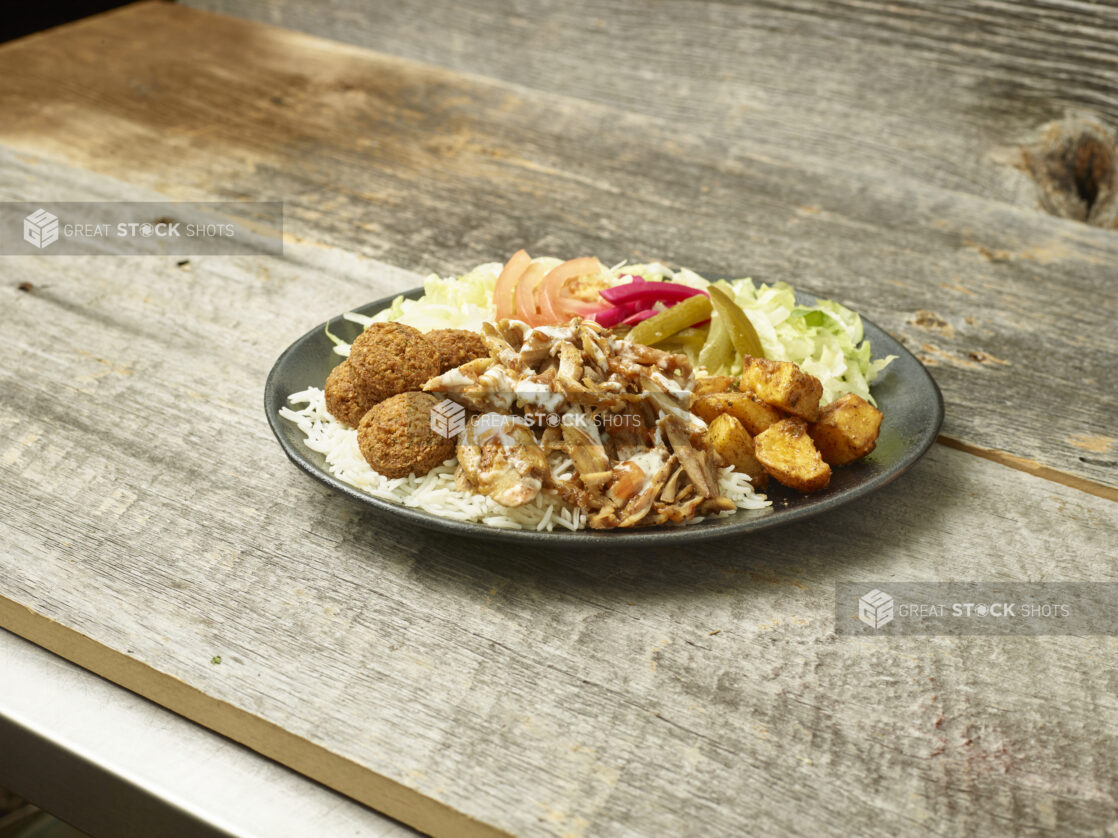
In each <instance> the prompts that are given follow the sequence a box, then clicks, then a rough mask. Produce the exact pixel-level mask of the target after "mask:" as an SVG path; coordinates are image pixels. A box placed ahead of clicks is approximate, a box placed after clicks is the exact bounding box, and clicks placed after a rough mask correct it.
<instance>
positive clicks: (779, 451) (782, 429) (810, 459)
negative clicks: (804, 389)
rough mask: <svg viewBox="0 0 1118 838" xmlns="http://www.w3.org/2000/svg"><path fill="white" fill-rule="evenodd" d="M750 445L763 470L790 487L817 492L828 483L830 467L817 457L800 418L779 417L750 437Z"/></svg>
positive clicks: (801, 490)
mask: <svg viewBox="0 0 1118 838" xmlns="http://www.w3.org/2000/svg"><path fill="white" fill-rule="evenodd" d="M753 448H754V452H755V454H756V455H757V459H758V460H760V462H761V465H762V466H764V467H765V471H767V472H768V473H769V474H771V475H772V476H773V477H775V478H776V479H777V480H778V481H780V482H781V483H783V484H784V485H785V486H787V487H788V488H790V489H796V490H798V491H800V492H817V491H819V490H820V489H822V488H823V487H824V486H826V485H827V484H828V483H829V482H831V467H830V466H829V465H827V464H826V463H825V462H823V458H822V457H821V456H819V451H818V450H817V449H816V447H815V443H813V442H812V441H811V437H810V436H808V432H807V425H806V424H805V423H804V421H803V420H802V419H797V418H795V417H791V418H789V419H781V420H780V421H779V422H777V423H776V424H775V425H773V426H772V427H770V428H769V429H768V430H767V431H764V432H763V433H760V434H758V435H757V436H755V437H754V438H753Z"/></svg>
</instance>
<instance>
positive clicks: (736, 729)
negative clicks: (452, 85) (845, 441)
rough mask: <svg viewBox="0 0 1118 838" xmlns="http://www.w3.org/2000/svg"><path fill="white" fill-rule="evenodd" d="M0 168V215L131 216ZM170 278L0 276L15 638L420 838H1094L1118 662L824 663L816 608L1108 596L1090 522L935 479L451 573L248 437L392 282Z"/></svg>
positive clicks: (1100, 657)
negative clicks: (771, 518) (347, 311)
mask: <svg viewBox="0 0 1118 838" xmlns="http://www.w3.org/2000/svg"><path fill="white" fill-rule="evenodd" d="M4 162H5V165H4V166H3V167H0V173H2V174H0V178H4V179H6V181H5V182H4V183H3V188H2V189H0V196H3V197H8V196H10V195H11V194H12V192H13V191H15V190H16V189H22V188H25V186H24V184H26V182H27V180H26V176H27V173H29V172H32V171H33V172H35V173H36V177H37V181H36V183H37V188H39V189H41V190H42V194H44V195H45V196H46V197H48V198H49V197H55V196H57V195H59V194H60V193H62V192H63V191H68V192H69V194H71V196H73V193H75V192H80V193H81V194H85V195H89V196H98V197H100V198H102V199H105V200H109V199H113V198H114V197H115V198H119V197H123V196H124V195H128V196H129V197H131V198H132V199H133V200H143V199H146V198H149V197H151V196H150V194H149V193H146V192H143V191H142V190H140V189H138V188H137V187H134V186H131V185H126V184H121V183H114V182H113V181H112V180H110V179H107V178H104V177H99V176H95V175H90V174H88V173H83V172H80V171H77V170H71V169H66V168H64V167H61V166H57V165H48V164H45V163H43V162H42V161H39V162H38V163H36V164H35V165H34V166H30V165H28V164H26V163H23V164H21V163H20V162H19V161H18V160H16V159H15V158H13V157H12V156H11V155H8V156H7V157H6V159H5V161H4ZM21 166H23V168H22V170H21V168H20V167H21ZM177 261H178V260H176V259H160V258H144V259H135V258H113V257H88V258H85V257H82V258H73V257H66V258H62V257H59V258H50V257H46V256H44V257H5V258H3V259H2V260H0V269H2V271H3V276H5V277H6V283H5V285H4V286H3V287H2V288H0V293H2V294H3V295H4V296H3V300H2V302H3V304H2V305H0V329H2V331H3V334H4V335H5V336H6V339H7V340H6V344H5V351H6V362H5V364H4V365H3V366H2V367H0V388H2V392H3V393H4V394H5V398H4V399H3V401H2V402H0V439H2V442H0V474H2V479H0V509H2V510H3V513H2V514H0V619H2V620H3V621H4V624H5V625H6V626H9V627H11V628H13V629H15V630H17V631H19V632H20V633H22V634H24V635H25V636H28V637H29V638H31V639H32V640H35V641H36V642H39V643H42V644H44V645H46V646H48V648H53V649H55V650H56V651H58V652H60V653H61V654H64V655H67V656H69V657H72V658H73V659H75V660H78V661H79V662H81V663H83V664H84V665H86V666H89V667H91V668H93V669H94V670H95V671H101V672H104V673H105V674H106V675H108V676H109V677H112V678H114V679H115V680H119V681H120V682H122V683H125V684H127V685H128V686H129V687H130V688H132V689H134V690H136V691H138V692H140V693H142V694H145V695H147V696H149V697H151V698H153V699H154V700H156V701H159V702H161V703H164V704H166V705H167V706H170V707H172V708H174V709H176V710H178V711H180V712H182V713H184V714H186V715H188V716H189V717H191V718H194V719H196V720H198V721H200V722H201V723H203V724H206V725H207V726H210V727H212V728H214V729H216V730H219V731H221V732H223V733H225V734H227V735H229V736H231V737H233V738H235V739H237V740H238V741H242V742H245V743H246V744H248V745H250V746H251V747H253V748H256V749H258V750H260V751H261V752H263V753H265V754H267V755H269V756H272V757H274V758H276V759H278V760H280V761H282V762H284V763H285V764H288V765H292V766H294V767H296V768H298V769H299V770H301V771H304V772H305V773H307V774H308V775H310V776H312V777H315V778H316V779H319V780H321V781H323V782H326V783H328V784H331V785H333V786H335V787H338V788H340V789H341V790H343V791H345V792H346V793H347V794H351V795H353V796H354V797H356V798H357V799H359V800H362V801H364V802H366V803H368V804H370V805H372V806H375V807H377V808H380V809H382V810H384V811H387V812H389V813H391V814H394V815H395V816H397V817H400V818H403V819H405V820H406V821H408V822H409V823H412V824H415V825H417V826H419V827H420V828H423V829H426V830H428V831H430V832H431V833H433V834H436V835H440V836H442V835H446V836H458V835H463V834H466V833H465V832H464V831H463V825H464V824H466V825H468V824H475V823H476V824H478V825H479V832H483V831H484V830H482V829H481V827H482V826H483V827H485V828H486V829H490V830H497V831H504V832H509V833H512V834H517V835H607V834H608V835H704V836H706V835H737V834H742V833H743V832H747V831H748V832H752V833H756V834H766V835H777V834H788V835H793V834H805V835H806V834H810V835H821V836H831V835H834V836H840V835H841V836H847V835H850V834H852V833H853V834H858V835H864V836H869V838H875V837H876V836H891V835H896V834H898V833H903V834H906V835H942V834H944V833H945V831H946V832H948V833H949V834H957V835H972V834H976V833H980V832H985V833H993V834H1004V833H1007V832H1009V833H1014V834H1021V835H1040V834H1042V833H1044V832H1046V831H1051V830H1054V829H1055V830H1058V831H1060V832H1061V833H1063V834H1088V833H1100V832H1103V831H1105V830H1106V829H1113V828H1114V827H1115V826H1116V825H1118V824H1116V823H1115V816H1114V812H1115V801H1114V797H1113V790H1114V788H1115V787H1116V781H1118V738H1116V734H1115V731H1118V702H1116V700H1115V698H1114V690H1113V682H1114V678H1115V677H1116V676H1115V668H1114V663H1113V661H1114V654H1115V651H1116V644H1118V641H1116V640H1115V639H1114V638H1105V637H1043V638H994V637H963V638H950V637H940V638H898V639H892V640H880V641H864V640H857V639H851V640H848V639H841V638H836V636H835V634H834V630H833V595H834V593H833V584H834V583H835V582H836V581H840V580H854V581H862V580H865V581H870V580H882V579H891V580H909V579H911V580H931V579H937V580H947V579H955V578H958V579H976V578H978V579H993V580H996V579H1007V580H1008V579H1012V580H1030V581H1056V580H1087V581H1094V582H1098V583H1099V584H1100V586H1101V585H1103V584H1110V583H1114V582H1115V581H1118V579H1116V573H1115V570H1114V566H1113V563H1112V562H1111V561H1110V560H1109V555H1110V554H1111V553H1112V544H1113V543H1114V539H1115V538H1116V537H1118V531H1116V530H1118V515H1116V514H1115V506H1114V504H1113V503H1111V502H1108V501H1105V500H1102V499H1099V498H1094V497H1092V496H1090V495H1086V494H1084V493H1082V492H1078V491H1075V490H1073V489H1070V488H1068V487H1065V486H1061V485H1059V484H1056V483H1052V482H1050V481H1045V480H1041V479H1039V478H1036V477H1032V476H1029V475H1023V474H1019V473H1017V472H1013V471H1010V470H1008V469H1005V468H1004V467H1002V466H999V465H997V464H995V463H991V462H988V461H986V460H983V459H980V458H977V457H974V456H971V455H968V454H965V453H962V452H958V451H954V450H951V449H948V448H945V447H942V446H936V447H934V448H933V450H932V452H931V454H930V455H929V456H928V457H927V458H925V460H923V461H922V462H921V463H920V464H919V465H918V466H917V467H916V468H915V469H914V470H913V471H912V472H910V473H909V474H907V475H905V476H904V477H902V478H901V479H899V480H898V481H896V482H895V483H893V484H891V485H890V486H888V487H886V488H885V489H883V490H882V491H881V492H879V493H878V494H876V495H874V496H873V497H871V498H867V499H866V500H865V501H862V502H859V503H857V504H855V505H853V506H850V507H848V508H846V509H844V510H840V511H837V512H835V513H834V514H831V515H828V516H826V517H824V518H822V519H819V520H817V521H814V522H812V523H810V524H808V525H805V526H802V527H797V528H794V529H789V530H783V531H776V532H771V533H760V534H758V535H756V536H754V537H751V538H750V539H749V540H748V543H742V542H729V543H719V544H716V545H713V546H711V545H705V546H704V548H703V550H702V551H701V552H700V551H695V552H683V553H679V552H666V551H647V550H642V551H639V552H634V551H625V550H618V551H616V552H610V553H598V554H592V555H591V554H585V553H584V554H581V555H578V556H575V555H570V554H565V553H563V552H531V551H523V550H517V549H500V548H496V549H495V548H494V547H493V546H492V545H488V544H485V543H473V542H469V541H462V540H448V539H446V538H445V537H442V536H439V535H435V534H431V533H426V532H421V531H416V530H414V529H412V528H408V527H403V526H401V525H399V524H397V523H396V522H395V521H393V520H392V519H390V518H382V517H378V516H375V515H372V514H370V513H368V512H366V511H363V510H361V509H359V508H357V507H354V506H351V505H349V504H348V503H347V502H346V501H345V500H344V499H343V498H341V497H338V496H336V495H334V494H332V493H331V492H329V491H327V490H325V489H324V488H323V487H321V486H319V485H318V484H316V483H314V482H312V481H310V480H307V479H305V478H304V477H302V476H301V475H299V473H298V472H297V471H296V470H295V469H293V468H292V467H291V466H290V464H289V463H288V462H287V461H286V460H285V459H284V457H283V455H282V453H281V452H280V451H279V449H278V446H276V445H275V443H274V441H273V440H272V438H271V436H270V433H269V431H268V429H267V426H266V423H265V421H264V419H263V415H262V411H261V409H260V407H261V406H260V393H261V382H262V381H263V378H264V375H265V373H266V371H267V369H268V367H269V366H270V364H271V363H272V360H273V359H274V357H275V356H276V355H277V354H278V353H279V352H280V351H281V350H282V349H283V348H284V347H285V346H286V345H287V343H288V342H289V341H290V340H291V339H292V338H293V337H294V336H296V335H298V334H299V333H301V332H302V331H303V330H304V329H305V328H306V324H307V322H308V321H313V320H318V319H321V318H324V317H326V316H327V315H328V314H331V313H334V312H336V311H337V310H338V309H339V308H345V307H347V306H349V305H351V304H354V303H355V302H357V301H363V300H365V299H367V298H368V297H369V296H370V295H372V296H375V295H378V294H382V293H385V292H388V291H390V290H391V289H393V288H400V287H406V286H408V285H410V284H413V283H414V282H415V281H416V278H415V277H414V276H408V275H406V274H402V273H401V272H399V271H398V270H395V269H390V268H387V267H385V266H382V265H380V264H378V263H376V262H374V261H372V260H368V259H362V258H360V257H357V256H354V255H353V254H351V253H342V252H338V251H334V250H333V249H331V248H325V247H321V246H318V247H311V246H303V245H293V246H292V247H291V248H289V252H288V254H287V257H286V258H285V259H278V258H273V257H262V258H252V257H194V258H192V259H191V260H190V263H189V264H188V265H186V266H179V265H177V264H176V263H177ZM21 283H31V286H32V290H31V291H22V290H20V289H19V287H18V285H19V284H21ZM1100 590H1106V589H1105V588H1100ZM215 655H220V656H221V660H222V663H221V664H220V665H214V664H212V663H211V660H212V658H213V657H214V656H215Z"/></svg>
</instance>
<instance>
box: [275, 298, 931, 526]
mask: <svg viewBox="0 0 1118 838" xmlns="http://www.w3.org/2000/svg"><path fill="white" fill-rule="evenodd" d="M422 294H423V289H422V288H413V289H411V290H410V291H405V292H403V294H402V296H404V297H406V298H408V299H416V298H417V297H420V296H422ZM398 296H401V294H393V295H391V296H388V297H384V298H382V299H379V300H376V301H374V302H371V303H368V304H366V305H364V306H361V307H359V308H357V309H354V311H355V312H357V313H359V314H364V315H367V316H368V315H372V314H374V313H376V312H378V311H380V310H382V309H384V308H387V307H388V306H389V305H390V304H391V303H392V300H394V299H395V298H396V297H398ZM796 299H797V302H799V303H801V304H804V305H811V304H812V303H813V302H814V300H815V298H814V297H812V296H811V295H809V294H804V293H801V292H797V293H796ZM862 322H863V324H864V327H865V332H866V337H867V338H868V339H869V340H870V342H871V346H872V347H873V354H874V357H875V358H877V357H883V356H885V355H897V356H898V360H897V361H894V362H893V364H891V365H890V367H888V368H886V372H885V373H883V378H884V377H885V376H887V375H889V373H890V371H894V372H898V370H897V369H895V368H899V367H903V368H904V370H905V374H904V377H903V379H900V381H901V387H902V390H903V392H902V393H901V394H899V395H897V396H894V398H901V397H910V398H911V397H916V398H918V399H919V401H920V403H921V405H922V408H923V409H924V410H925V411H926V417H925V418H926V423H925V424H924V426H923V428H922V429H921V430H920V431H919V432H918V433H917V434H916V435H915V436H914V437H912V438H911V439H910V440H908V441H907V445H906V447H905V450H904V451H903V453H902V455H901V456H900V457H899V458H898V459H897V460H896V461H895V462H893V463H892V464H890V465H889V466H888V467H886V468H885V469H884V470H882V471H881V472H879V473H877V474H874V475H872V476H870V477H868V478H867V479H866V480H864V481H862V482H859V483H857V484H855V485H853V486H851V487H848V488H845V489H841V490H838V491H836V492H834V493H832V494H827V493H828V492H829V491H830V490H829V489H826V490H824V492H823V493H821V495H816V496H811V497H812V498H813V499H815V498H818V500H817V502H813V503H810V504H809V505H806V506H798V507H793V508H788V509H780V508H777V504H778V503H779V502H781V498H783V497H792V496H794V493H791V492H787V493H785V492H782V491H781V488H782V487H777V490H776V491H770V492H769V497H770V499H772V500H773V501H774V505H773V507H771V508H769V509H766V510H760V511H755V510H741V511H739V512H737V513H735V514H734V515H731V516H727V517H725V518H712V519H708V520H706V521H702V522H700V523H698V524H691V525H688V526H660V527H655V528H648V529H636V530H604V531H596V530H580V531H576V532H572V531H569V530H565V529H564V530H560V529H556V531H554V532H538V531H535V530H507V529H499V528H495V527H488V526H486V525H484V524H477V523H472V522H465V521H454V520H451V519H449V518H440V517H439V516H437V515H432V514H431V513H428V512H423V511H420V510H417V509H411V508H408V507H406V506H401V505H399V504H395V503H391V502H390V501H386V500H381V499H380V498H375V497H373V496H371V495H368V494H366V493H365V492H363V491H361V490H360V489H357V488H355V487H353V486H350V485H349V484H348V483H343V482H342V481H341V480H339V479H338V478H336V477H334V476H333V475H332V474H330V473H329V472H328V471H326V470H325V468H324V467H323V466H322V465H319V462H322V461H323V457H322V455H321V454H319V453H317V452H314V451H311V450H310V449H308V448H306V447H305V446H304V445H302V443H301V442H293V441H292V438H291V437H292V436H293V435H292V434H290V431H291V430H292V429H293V428H294V426H293V424H292V423H291V422H289V421H288V420H286V419H284V418H283V417H282V416H280V415H279V410H280V408H281V407H283V406H285V405H286V404H287V396H288V395H290V393H292V392H296V391H297V389H301V388H296V389H287V391H286V392H281V391H280V389H279V388H280V383H281V379H282V377H283V373H284V372H285V371H286V369H287V367H288V366H290V364H291V363H292V361H293V359H294V358H296V357H297V356H298V355H300V353H304V352H311V351H318V350H317V349H315V348H314V347H313V344H314V343H316V342H320V341H321V340H322V339H325V335H324V329H325V328H326V327H327V326H329V327H330V330H331V332H333V333H336V332H337V331H338V330H340V329H344V328H345V326H346V325H349V327H350V328H354V327H353V325H352V324H351V323H350V321H347V320H345V319H344V317H343V316H342V315H338V316H337V317H335V318H333V319H331V320H330V321H329V322H328V323H320V324H319V325H318V326H315V327H314V328H313V329H311V330H310V331H308V332H307V333H306V334H304V335H303V336H302V337H301V338H299V339H298V340H296V341H295V342H294V343H292V344H291V345H290V346H289V347H288V348H287V349H286V350H284V352H283V353H282V354H281V355H280V356H279V358H278V359H277V360H276V362H275V364H274V365H273V366H272V369H271V371H270V372H269V373H268V379H267V383H266V384H265V387H264V409H265V413H266V414H267V417H268V424H269V426H270V427H271V429H272V433H273V434H275V437H276V439H277V440H278V441H279V444H280V446H281V447H282V448H283V450H284V453H285V454H287V457H288V459H290V460H291V462H293V463H294V464H295V465H296V466H298V467H299V468H300V469H301V470H302V471H304V472H306V473H307V474H308V475H310V476H311V477H313V478H314V479H315V480H317V481H319V482H320V483H323V484H325V485H326V486H329V487H330V488H331V489H334V490H336V491H338V492H341V493H342V494H343V495H346V496H347V497H349V498H352V499H353V500H356V501H358V502H360V503H363V504H366V505H368V506H370V507H372V508H373V509H376V510H378V511H380V512H384V513H388V514H391V515H395V516H397V517H399V518H401V519H403V520H404V521H409V522H412V523H414V524H417V525H419V526H422V527H425V528H428V529H435V530H441V531H443V532H448V533H452V534H454V535H459V536H465V537H469V538H483V539H491V540H496V541H507V542H519V543H532V544H537V545H541V544H551V545H554V546H572V545H578V544H597V545H602V544H604V543H605V542H606V541H608V540H613V539H620V540H621V541H620V542H619V546H620V544H634V545H635V544H652V543H656V544H660V543H667V542H698V541H707V540H710V539H716V538H725V537H728V536H731V535H741V534H743V533H746V532H757V531H760V530H764V529H769V528H770V527H778V526H785V525H787V524H791V523H795V522H797V521H803V520H805V519H808V518H812V517H814V516H816V515H821V514H823V513H825V512H828V511H829V510H832V509H835V508H837V507H839V506H843V505H845V504H848V503H851V502H853V501H855V500H857V499H859V498H862V497H865V496H866V495H868V494H871V493H872V492H875V491H877V490H878V489H880V488H881V487H882V486H885V485H886V484H887V483H889V482H891V481H892V480H895V479H896V478H897V477H899V476H900V475H901V474H903V473H904V472H905V471H907V470H908V469H909V468H910V467H911V466H912V465H913V464H914V463H916V461H917V460H919V459H920V458H921V457H922V456H923V455H924V454H925V452H927V450H928V449H929V448H930V447H931V445H932V443H933V442H935V440H936V437H937V436H938V435H939V429H940V426H941V425H942V424H943V412H944V411H943V396H942V395H941V394H940V391H939V387H938V386H937V385H936V383H935V380H934V379H933V378H932V376H931V375H930V374H929V372H928V371H927V369H926V368H925V367H924V365H923V364H921V363H920V361H919V360H917V359H916V357H915V356H913V355H912V353H910V352H909V351H908V350H907V349H905V348H904V347H903V346H901V344H900V343H898V342H897V341H896V340H894V339H893V338H892V337H891V336H890V335H889V334H888V333H886V332H885V331H883V330H882V329H880V328H878V326H877V325H876V324H874V323H873V322H871V321H870V320H867V319H866V318H865V317H863V318H862ZM321 385H322V382H318V383H317V384H316V383H315V382H305V383H303V384H302V387H311V386H321ZM285 389H286V388H285ZM877 391H878V386H877V385H875V387H874V395H875V396H877V397H878V398H879V399H880V396H878V392H877ZM881 406H882V408H883V409H884V410H885V412H886V421H888V416H889V413H888V409H887V405H885V404H884V403H882V405H881ZM871 456H872V455H871ZM312 458H317V460H318V461H319V462H315V461H314V459H312ZM847 468H850V467H849V466H848V467H847Z"/></svg>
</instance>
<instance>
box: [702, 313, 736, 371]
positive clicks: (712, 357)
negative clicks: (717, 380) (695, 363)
mask: <svg viewBox="0 0 1118 838" xmlns="http://www.w3.org/2000/svg"><path fill="white" fill-rule="evenodd" d="M733 354H734V345H733V344H732V343H731V342H730V333H729V332H728V331H726V319H725V318H724V317H723V316H722V315H721V314H719V313H718V312H717V311H716V312H714V313H713V314H712V315H711V318H710V331H709V332H708V333H707V340H706V343H704V344H703V348H702V349H700V350H699V366H700V367H703V368H705V369H706V371H707V372H709V373H710V374H711V375H715V374H717V372H718V370H720V369H722V367H723V366H724V365H726V364H728V363H730V356H732V355H733Z"/></svg>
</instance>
